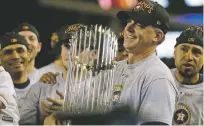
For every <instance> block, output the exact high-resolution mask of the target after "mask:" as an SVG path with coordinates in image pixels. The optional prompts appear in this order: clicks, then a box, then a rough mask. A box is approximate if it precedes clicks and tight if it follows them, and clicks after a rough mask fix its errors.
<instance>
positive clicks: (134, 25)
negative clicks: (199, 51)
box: [113, 0, 178, 125]
mask: <svg viewBox="0 0 204 126" xmlns="http://www.w3.org/2000/svg"><path fill="white" fill-rule="evenodd" d="M117 17H118V18H119V19H120V20H121V21H126V26H125V29H124V44H123V45H124V47H125V49H126V50H127V52H128V58H127V60H123V61H121V62H119V63H118V65H117V67H116V69H115V78H114V84H115V86H114V98H113V102H114V104H115V105H116V106H117V105H119V106H120V105H130V107H131V108H132V109H133V110H134V112H135V113H136V117H135V119H136V122H135V124H137V125H140V124H144V125H145V124H146V125H148V124H151V125H152V124H153V125H159V124H168V125H171V124H172V118H173V112H174V109H175V104H176V100H177V97H178V90H177V89H176V85H175V83H174V79H173V77H172V74H171V71H170V70H169V69H168V67H167V66H166V65H165V64H164V63H163V62H162V61H161V60H160V59H159V57H157V56H156V55H155V50H156V47H157V46H158V45H159V44H160V43H161V42H162V41H163V40H164V37H165V34H166V32H167V29H168V27H169V15H168V13H167V11H166V10H165V9H164V8H163V7H162V6H161V5H159V4H158V3H156V2H153V1H149V0H143V1H140V2H138V3H137V5H136V6H135V7H134V8H133V10H132V11H120V12H119V13H118V14H117ZM118 120H120V118H119V119H118ZM114 124H118V123H117V122H116V123H114Z"/></svg>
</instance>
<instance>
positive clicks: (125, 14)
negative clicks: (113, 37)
mask: <svg viewBox="0 0 204 126" xmlns="http://www.w3.org/2000/svg"><path fill="white" fill-rule="evenodd" d="M117 18H118V19H119V20H121V21H127V20H128V19H133V20H134V21H136V22H138V23H141V24H145V25H151V24H152V17H151V16H150V15H149V14H146V13H143V12H132V11H119V12H118V13H117Z"/></svg>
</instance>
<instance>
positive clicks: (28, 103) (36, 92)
mask: <svg viewBox="0 0 204 126" xmlns="http://www.w3.org/2000/svg"><path fill="white" fill-rule="evenodd" d="M39 97H40V88H39V84H34V85H33V86H32V87H31V88H30V89H29V91H28V93H27V95H26V98H25V101H24V104H23V106H22V109H21V111H20V122H19V124H21V125H25V124H32V125H34V124H38V122H39V121H38V117H39V116H38V111H39V109H38V106H39Z"/></svg>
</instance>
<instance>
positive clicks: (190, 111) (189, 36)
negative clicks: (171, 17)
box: [171, 26, 204, 125]
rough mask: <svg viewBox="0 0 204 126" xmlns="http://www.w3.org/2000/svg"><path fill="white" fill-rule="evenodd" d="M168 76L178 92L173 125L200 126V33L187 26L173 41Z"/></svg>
mask: <svg viewBox="0 0 204 126" xmlns="http://www.w3.org/2000/svg"><path fill="white" fill-rule="evenodd" d="M174 59H175V65H176V68H175V69H172V70H171V71H172V74H173V75H174V79H175V82H176V86H177V87H178V89H179V92H180V94H179V98H180V100H179V102H178V103H177V106H176V111H175V113H174V118H173V124H176V125H179V124H181V125H203V124H204V115H203V92H204V90H203V75H202V74H200V73H199V71H200V70H201V68H202V66H203V29H202V28H201V27H197V26H191V27H189V28H187V29H186V30H185V31H183V32H182V33H181V35H180V36H179V37H178V38H177V39H176V45H175V51H174Z"/></svg>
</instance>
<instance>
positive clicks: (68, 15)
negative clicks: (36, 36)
mask: <svg viewBox="0 0 204 126" xmlns="http://www.w3.org/2000/svg"><path fill="white" fill-rule="evenodd" d="M83 1H94V2H97V0H83ZM59 2H60V0H59ZM167 11H168V12H169V13H170V14H171V15H182V14H185V13H202V12H203V7H194V8H189V7H187V6H186V5H185V4H184V1H183V0H170V5H169V7H168V8H167ZM0 15H1V23H0V35H3V34H4V33H5V32H9V31H11V30H12V29H13V28H14V27H16V26H17V25H18V24H19V23H22V22H28V23H31V24H33V25H34V26H35V27H36V28H37V29H38V31H39V33H40V38H41V40H40V41H41V42H42V43H43V48H42V50H41V52H40V54H39V55H38V57H37V60H36V67H37V68H40V67H42V66H43V65H46V64H48V63H50V62H51V58H50V56H48V55H47V54H46V52H47V51H49V50H50V49H51V48H50V45H49V42H50V36H51V33H52V32H54V31H55V30H56V29H58V28H59V27H60V26H62V25H64V24H74V23H85V24H96V23H97V24H103V25H107V26H108V25H109V21H110V20H111V18H112V17H109V16H102V15H96V14H89V13H82V12H76V11H70V10H65V9H56V8H51V7H45V6H42V5H40V4H39V2H38V1H37V0H1V3H0ZM186 26H187V25H186V24H185V25H184V24H178V23H172V25H171V30H183V29H184V28H185V27H186ZM162 60H163V61H165V63H166V64H167V65H168V66H169V67H170V68H172V67H174V61H173V59H168V58H164V59H162Z"/></svg>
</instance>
